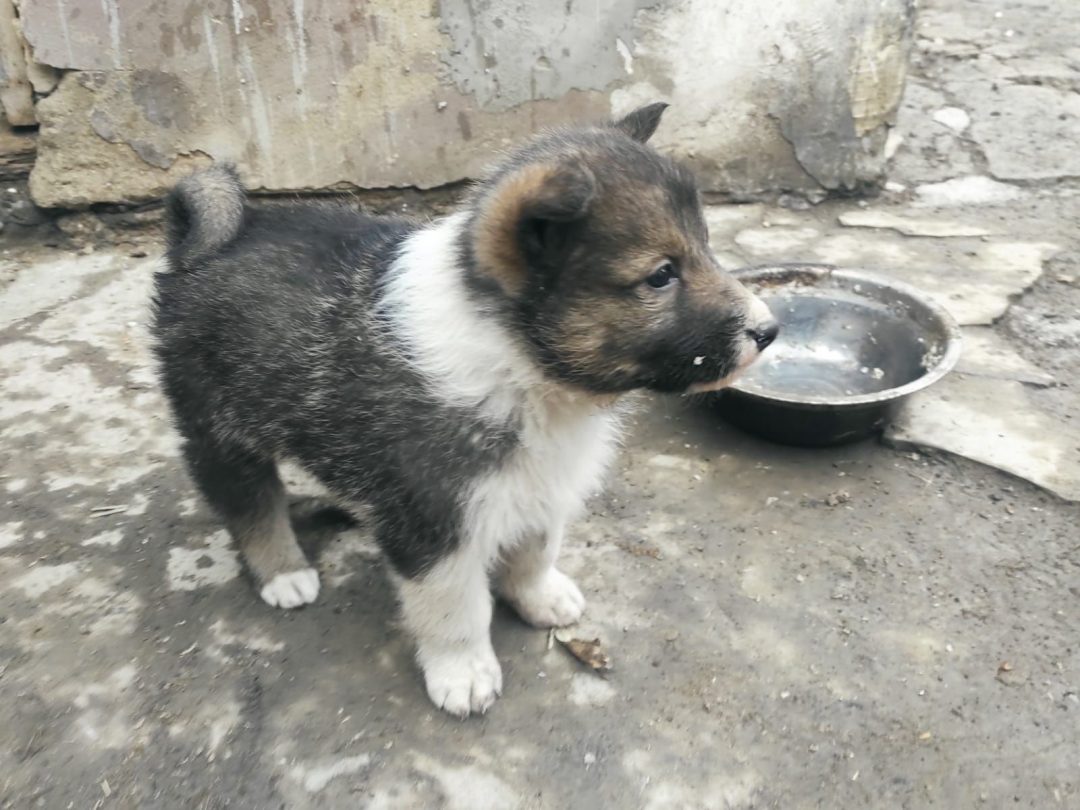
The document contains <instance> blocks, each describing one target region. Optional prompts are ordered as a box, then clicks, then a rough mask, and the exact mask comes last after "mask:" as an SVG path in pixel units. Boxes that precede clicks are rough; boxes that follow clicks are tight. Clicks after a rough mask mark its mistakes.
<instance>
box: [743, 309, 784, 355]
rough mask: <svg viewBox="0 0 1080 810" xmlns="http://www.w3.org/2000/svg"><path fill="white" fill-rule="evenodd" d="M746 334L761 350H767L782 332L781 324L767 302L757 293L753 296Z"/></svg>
mask: <svg viewBox="0 0 1080 810" xmlns="http://www.w3.org/2000/svg"><path fill="white" fill-rule="evenodd" d="M746 320H747V328H746V336H747V337H748V338H750V340H751V341H752V342H753V344H754V345H755V346H756V347H757V350H758V351H759V352H763V351H765V350H766V349H767V348H769V346H770V345H772V342H773V341H774V340H776V336H777V335H779V334H780V324H779V323H777V320H776V318H775V317H773V314H772V312H771V311H770V310H769V308H768V307H767V306H765V302H764V301H762V300H761V299H760V298H758V297H757V296H756V295H754V296H751V298H750V306H749V311H748V313H747V319H746Z"/></svg>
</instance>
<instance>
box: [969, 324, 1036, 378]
mask: <svg viewBox="0 0 1080 810" xmlns="http://www.w3.org/2000/svg"><path fill="white" fill-rule="evenodd" d="M963 332H964V348H963V352H962V354H961V355H960V360H959V362H958V363H957V364H956V370H957V371H958V372H961V373H963V374H973V375H977V376H979V377H992V378H994V379H998V380H1016V381H1017V382H1022V383H1029V384H1031V385H1052V384H1053V382H1054V378H1053V376H1052V375H1050V374H1048V373H1047V372H1045V371H1043V370H1042V369H1041V368H1039V367H1038V366H1036V365H1035V364H1034V363H1030V362H1028V361H1027V360H1025V359H1024V358H1023V357H1022V356H1021V355H1020V354H1019V353H1018V352H1017V351H1016V349H1014V348H1013V347H1012V346H1010V345H1009V343H1008V341H1006V340H1005V339H1004V338H1003V337H1001V336H1000V335H999V334H998V333H997V332H996V331H995V330H994V329H993V328H990V327H981V326H972V327H965V328H964V330H963Z"/></svg>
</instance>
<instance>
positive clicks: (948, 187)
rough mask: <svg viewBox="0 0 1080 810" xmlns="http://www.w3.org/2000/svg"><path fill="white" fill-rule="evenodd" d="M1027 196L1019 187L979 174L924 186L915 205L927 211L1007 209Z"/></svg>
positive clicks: (916, 194)
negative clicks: (975, 207) (930, 209)
mask: <svg viewBox="0 0 1080 810" xmlns="http://www.w3.org/2000/svg"><path fill="white" fill-rule="evenodd" d="M1023 195H1024V192H1023V191H1022V190H1021V189H1019V188H1017V187H1016V186H1012V185H1009V184H1008V183H999V182H998V181H997V180H994V179H992V178H990V177H984V176H983V175H978V174H975V175H969V176H967V177H954V178H953V179H951V180H945V181H943V182H941V183H926V184H925V185H921V186H919V187H918V188H916V189H915V203H914V204H915V205H918V206H925V207H927V208H953V207H959V206H969V205H1003V204H1005V203H1009V202H1013V201H1014V200H1018V199H1020V198H1021V197H1022V196H1023Z"/></svg>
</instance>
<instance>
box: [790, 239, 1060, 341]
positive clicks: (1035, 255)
mask: <svg viewBox="0 0 1080 810" xmlns="http://www.w3.org/2000/svg"><path fill="white" fill-rule="evenodd" d="M1060 249H1061V248H1060V246H1059V245H1056V244H1051V243H1047V242H984V241H982V240H962V239H950V240H948V241H946V242H942V241H938V240H931V239H919V240H914V239H908V238H905V237H902V236H898V235H892V234H889V233H888V232H875V231H868V232H867V233H865V234H859V235H854V234H848V233H840V234H832V235H828V236H826V237H824V238H823V239H821V240H820V241H818V242H817V243H815V244H813V245H810V246H809V247H808V248H807V249H806V250H805V251H804V253H803V260H806V259H817V260H819V261H823V262H827V263H829V264H837V265H843V266H848V267H863V268H866V269H868V270H873V271H875V272H878V273H882V274H883V275H887V276H892V277H894V278H897V279H900V280H901V281H906V282H907V283H909V284H913V285H915V286H916V287H918V288H920V289H922V290H924V291H925V292H926V293H928V294H929V295H930V296H931V297H933V298H934V299H935V300H937V301H938V303H940V304H941V305H942V306H944V307H945V308H946V309H948V310H949V311H950V312H951V313H952V314H953V316H954V317H955V318H956V319H957V321H959V322H960V323H961V324H963V325H982V324H990V323H993V322H994V321H995V320H997V319H998V318H999V317H1001V316H1002V315H1003V314H1004V313H1005V311H1006V310H1007V309H1008V308H1009V303H1010V301H1011V299H1012V297H1013V296H1015V295H1018V294H1019V293H1021V292H1023V291H1024V290H1026V289H1027V288H1028V287H1030V286H1031V285H1032V284H1033V283H1035V281H1036V279H1038V278H1039V276H1040V275H1042V272H1043V263H1044V262H1045V261H1046V260H1047V259H1049V258H1050V257H1051V256H1053V255H1054V254H1055V253H1057V252H1058V251H1059V250H1060ZM786 260H787V261H790V260H791V259H790V257H788V258H787V259H786Z"/></svg>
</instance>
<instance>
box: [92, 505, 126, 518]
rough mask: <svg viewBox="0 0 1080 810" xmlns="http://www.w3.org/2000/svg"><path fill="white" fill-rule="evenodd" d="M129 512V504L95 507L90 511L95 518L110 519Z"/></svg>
mask: <svg viewBox="0 0 1080 810" xmlns="http://www.w3.org/2000/svg"><path fill="white" fill-rule="evenodd" d="M127 510H128V507H127V504H115V505H113V506H95V507H93V508H92V509H91V510H90V514H91V515H92V516H93V517H109V516H110V515H119V514H120V513H121V512H126V511H127Z"/></svg>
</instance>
